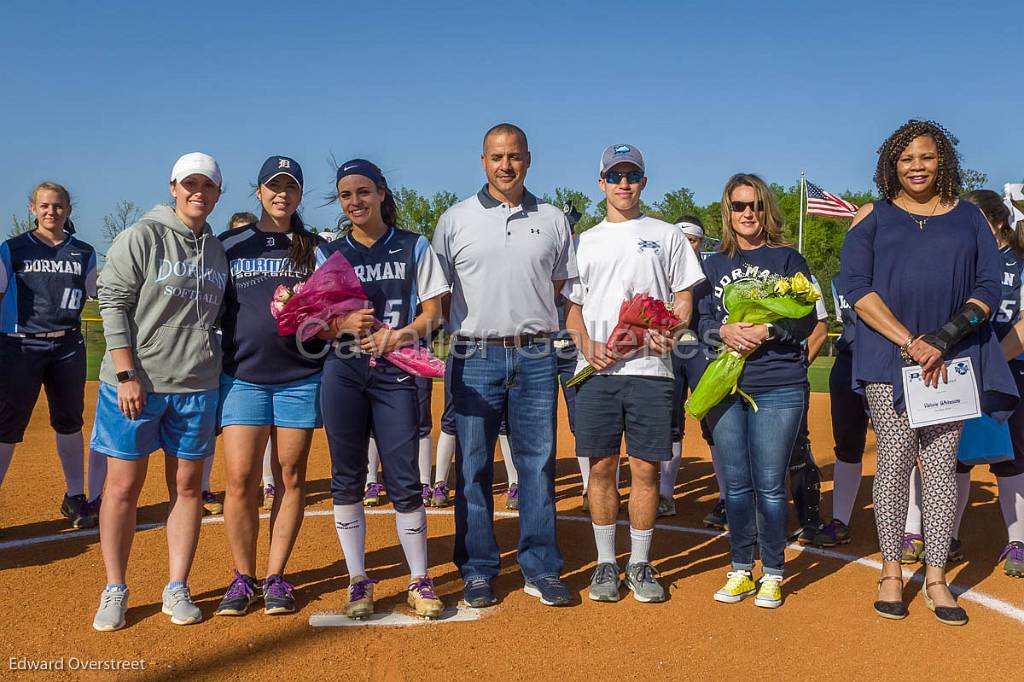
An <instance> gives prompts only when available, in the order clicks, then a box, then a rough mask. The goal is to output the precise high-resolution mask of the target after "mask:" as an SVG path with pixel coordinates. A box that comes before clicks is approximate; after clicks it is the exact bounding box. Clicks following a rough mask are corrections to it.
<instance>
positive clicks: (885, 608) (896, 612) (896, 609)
mask: <svg viewBox="0 0 1024 682" xmlns="http://www.w3.org/2000/svg"><path fill="white" fill-rule="evenodd" d="M886 580H899V581H900V588H901V589H902V587H903V577H902V576H898V575H883V576H882V577H881V578H879V579H878V586H879V587H881V586H882V583H883V582H884V581H886ZM875 613H877V614H878V615H879V616H881V617H882V618H888V619H889V620H903V619H904V618H906V617H907V613H908V611H907V607H906V605H905V604H904V603H903V602H902V601H876V602H875Z"/></svg>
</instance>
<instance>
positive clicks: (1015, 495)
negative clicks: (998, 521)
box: [996, 474, 1024, 542]
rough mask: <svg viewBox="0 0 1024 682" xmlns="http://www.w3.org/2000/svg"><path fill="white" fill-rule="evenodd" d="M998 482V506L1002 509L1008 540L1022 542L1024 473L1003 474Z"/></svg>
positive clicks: (1023, 539)
mask: <svg viewBox="0 0 1024 682" xmlns="http://www.w3.org/2000/svg"><path fill="white" fill-rule="evenodd" d="M996 482H997V483H998V484H999V508H1000V509H1001V510H1002V511H1003V520H1004V521H1005V522H1006V533H1007V535H1009V536H1010V540H1009V541H1010V542H1024V474H1017V475H1016V476H1003V477H1000V478H997V479H996Z"/></svg>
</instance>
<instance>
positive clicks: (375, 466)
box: [366, 438, 380, 483]
mask: <svg viewBox="0 0 1024 682" xmlns="http://www.w3.org/2000/svg"><path fill="white" fill-rule="evenodd" d="M366 460H367V461H366V482H367V483H376V482H377V481H378V479H377V471H378V470H379V469H380V452H379V451H378V450H377V439H376V438H371V439H370V445H369V446H368V447H367V449H366Z"/></svg>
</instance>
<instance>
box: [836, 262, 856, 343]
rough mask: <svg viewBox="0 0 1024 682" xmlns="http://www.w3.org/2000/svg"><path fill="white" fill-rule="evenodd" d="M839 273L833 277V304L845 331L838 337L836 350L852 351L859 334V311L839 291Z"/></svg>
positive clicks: (837, 317)
mask: <svg viewBox="0 0 1024 682" xmlns="http://www.w3.org/2000/svg"><path fill="white" fill-rule="evenodd" d="M841 288H842V287H841V286H840V285H839V275H836V276H835V277H834V278H833V279H832V304H833V306H834V307H835V311H836V319H838V320H839V322H840V324H842V325H843V333H842V334H840V335H839V338H838V339H836V351H837V352H839V353H852V352H853V340H854V339H855V338H856V336H857V313H856V311H855V310H854V309H853V306H851V305H850V304H849V302H847V300H846V297H845V296H843V295H842V294H840V293H839V290H840V289H841Z"/></svg>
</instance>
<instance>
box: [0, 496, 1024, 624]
mask: <svg viewBox="0 0 1024 682" xmlns="http://www.w3.org/2000/svg"><path fill="white" fill-rule="evenodd" d="M394 513H395V512H394V510H393V509H367V510H366V515H367V516H391V515H393V514H394ZM427 514H428V515H430V516H454V514H455V512H454V510H441V509H428V510H427ZM494 515H495V516H496V517H498V518H505V519H507V518H516V517H518V516H519V515H518V514H517V513H515V512H507V511H495V512H494ZM305 516H307V517H316V516H334V511H333V510H327V509H313V510H310V511H307V512H305ZM260 518H262V519H267V518H270V514H260ZM558 519H559V520H560V521H571V522H577V523H590V518H589V517H586V516H575V515H566V514H559V515H558ZM202 523H203V524H204V525H205V524H221V523H224V517H223V516H207V517H204V518H203V520H202ZM617 523H618V525H620V526H625V525H628V523H629V522H628V521H625V520H620V521H618V522H617ZM163 526H164V524H163V523H143V524H139V525H138V526H136V530H137V531H142V530H152V529H154V528H162V527H163ZM654 527H655V528H657V529H658V530H663V531H668V532H670V533H689V534H692V535H704V536H706V537H715V536H719V535H721V536H723V537H725V535H726V533H723V532H721V531H717V530H711V529H709V528H689V527H687V526H671V525H668V524H664V523H658V524H655V526H654ZM97 535H99V530H97V529H95V528H89V529H85V530H78V531H65V532H63V533H53V534H51V535H41V536H39V537H34V538H23V539H20V540H6V541H4V542H0V551H2V550H8V549H18V548H19V547H30V546H33V545H40V544H44V543H48V542H61V541H64V540H70V539H75V538H85V537H94V536H97ZM787 548H788V549H791V550H793V551H795V552H807V553H808V554H812V555H814V556H820V557H823V558H826V559H835V560H836V561H843V562H846V563H855V564H859V565H861V566H866V567H867V568H872V569H874V570H876V571H880V570H882V564H881V562H879V561H876V560H874V559H868V558H867V557H858V556H854V555H852V554H845V553H843V552H837V551H835V550H831V549H821V548H819V547H809V546H806V545H800V544H796V543H792V544H790V545H788V547H787ZM903 577H904V578H906V579H907V580H913V581H915V582H919V583H923V582H924V576H923V575H919V574H917V573H915V572H914V571H910V570H907V569H904V570H903ZM949 588H950V590H951V591H952V592H953V594H955V595H957V597H958V598H960V599H965V600H967V601H969V602H972V603H975V604H978V605H980V606H984V607H985V608H987V609H991V610H992V611H995V612H996V613H999V614H1000V615H1003V616H1006V617H1007V618H1009V619H1011V620H1015V621H1017V622H1018V623H1021V624H1024V609H1022V608H1019V607H1016V606H1014V605H1013V604H1010V603H1009V602H1006V601H1003V600H1002V599H999V598H998V597H994V596H992V595H990V594H986V593H985V592H981V591H980V590H976V589H974V588H971V589H965V588H963V587H960V586H958V585H957V584H956V583H951V584H950V586H949ZM449 611H450V609H449ZM457 611H458V612H457V613H455V614H452V615H451V616H450V617H448V618H445V617H442V618H441V619H439V620H437V621H425V620H421V619H418V618H413V617H412V616H405V615H404V614H394V615H401V616H403V617H404V618H408V619H409V620H410V621H412V622H383V620H384V619H380V620H372V619H371V620H367V621H354V622H350V623H344V625H350V624H351V625H356V626H358V625H363V626H369V625H423V624H430V623H435V622H436V623H444V622H452V621H465V620H476V619H477V618H479V617H480V615H481V614H479V611H481V609H468V608H461V607H460V609H458V610H457ZM484 611H486V610H484ZM461 613H475V614H476V615H475V617H469V616H461V615H459V614H461ZM331 615H335V614H326V613H325V614H313V615H312V616H310V625H313V622H312V621H313V618H314V617H319V616H331ZM340 617H341V618H344V616H340ZM345 620H348V619H345Z"/></svg>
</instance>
